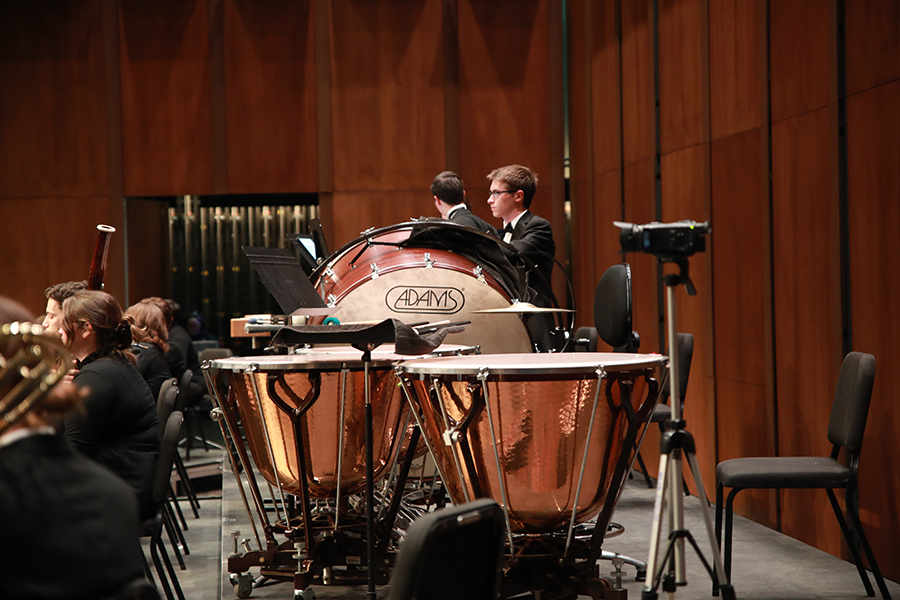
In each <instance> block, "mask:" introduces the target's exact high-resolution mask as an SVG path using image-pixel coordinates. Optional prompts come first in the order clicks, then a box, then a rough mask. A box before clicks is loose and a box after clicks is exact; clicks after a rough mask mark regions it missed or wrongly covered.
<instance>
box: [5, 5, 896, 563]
mask: <svg viewBox="0 0 900 600" xmlns="http://www.w3.org/2000/svg"><path fill="white" fill-rule="evenodd" d="M566 6H567V7H568V11H569V13H568V15H567V22H568V30H567V35H568V39H569V48H568V56H569V61H570V62H569V73H570V75H569V77H570V81H569V84H570V105H569V110H570V117H569V121H570V136H571V137H570V156H571V193H572V215H573V219H572V240H571V246H572V248H573V264H572V270H573V273H574V282H575V298H576V303H577V306H578V307H580V308H581V309H582V310H581V311H580V314H579V321H580V323H579V324H589V323H590V316H589V315H590V310H589V307H590V306H591V303H592V301H593V288H594V285H595V283H596V281H597V280H598V279H599V277H600V275H601V274H602V272H603V270H604V269H605V268H606V267H607V266H609V265H611V264H613V263H615V262H618V261H619V260H620V259H621V257H620V256H619V255H618V253H617V252H618V239H617V237H618V231H617V230H615V229H614V228H613V227H612V226H611V224H610V223H611V221H613V220H623V219H624V220H626V221H632V222H637V223H643V222H648V221H651V220H654V219H663V220H674V219H679V218H694V219H697V220H705V219H709V220H710V221H711V222H712V225H713V233H712V235H711V236H710V238H709V247H708V250H707V252H706V253H705V254H702V255H696V256H695V257H694V258H692V261H691V269H692V278H693V280H694V282H695V284H696V286H697V289H698V296H697V297H694V298H688V297H687V296H686V295H685V294H684V293H683V289H682V290H679V297H678V300H679V314H678V319H679V323H680V325H681V329H682V330H685V331H691V332H692V333H693V334H694V335H695V357H694V364H693V371H692V376H691V384H690V387H689V396H688V404H687V411H686V417H687V419H688V423H689V427H690V429H691V431H692V432H693V433H694V435H695V437H696V438H697V442H698V448H699V450H700V455H699V457H700V459H701V463H702V468H703V476H704V481H705V482H706V483H707V488H708V491H711V489H712V485H713V482H714V478H713V469H714V466H715V463H716V461H718V460H722V459H725V458H730V457H733V456H739V455H749V454H760V455H764V454H775V453H781V454H794V453H797V454H800V453H821V452H824V451H825V445H826V442H825V440H824V427H825V426H824V424H825V423H826V422H827V419H828V410H829V407H830V403H831V395H832V393H833V389H834V383H835V380H836V377H837V370H838V368H839V366H840V360H841V354H842V351H843V343H844V342H843V341H844V339H845V337H848V336H849V338H848V339H850V341H851V343H852V347H853V349H857V350H862V351H868V352H872V353H873V354H875V355H876V358H877V360H878V365H879V373H878V377H877V381H876V387H875V395H874V397H873V401H872V409H871V413H870V422H869V427H868V430H867V440H866V447H865V451H864V453H863V458H862V468H861V478H862V490H861V498H862V514H863V521H864V523H865V525H866V527H867V529H868V532H869V534H870V537H871V538H872V541H873V543H874V545H875V549H876V552H877V554H878V556H879V558H880V559H881V561H882V568H883V569H884V571H885V573H886V574H887V575H888V576H889V577H891V578H893V579H898V578H900V558H898V557H897V556H894V554H895V553H894V552H892V550H893V546H892V545H893V543H894V540H896V539H897V537H898V535H900V516H898V514H897V512H896V503H897V502H896V499H897V496H898V489H897V486H898V485H900V484H898V483H897V481H896V477H894V476H893V474H895V473H897V472H898V471H900V468H898V467H900V465H898V462H900V459H898V458H897V457H896V444H895V442H893V438H894V437H895V436H894V434H893V432H894V431H896V430H897V429H898V427H900V409H898V408H895V404H896V403H894V402H892V398H891V396H890V390H891V388H892V386H891V385H890V375H891V372H890V367H891V365H893V364H895V363H896V362H897V358H898V356H897V352H898V351H897V350H896V348H895V344H894V343H893V342H894V340H896V339H897V337H898V335H900V324H898V318H897V317H896V316H895V312H894V311H893V310H892V309H893V308H894V307H893V305H894V302H892V300H893V298H895V297H896V295H897V293H898V292H900V290H898V284H897V283H896V278H895V277H894V276H893V273H895V272H896V270H897V267H898V265H897V260H898V259H897V258H896V256H897V252H896V250H895V249H894V247H893V244H892V243H891V242H893V241H894V238H895V237H896V236H895V235H892V234H894V232H895V231H896V228H897V225H898V224H900V214H898V208H897V207H898V206H900V203H898V202H897V197H898V195H900V176H898V169H897V165H898V164H900V141H898V140H900V120H898V117H897V115H898V114H900V111H898V110H897V107H898V106H900V42H898V41H897V40H898V39H900V36H897V31H898V23H900V2H898V0H867V1H866V2H856V1H853V0H849V1H846V2H838V0H832V1H828V2H818V1H816V0H807V1H803V0H779V1H778V2H771V1H767V0H735V1H730V0H728V1H726V0H607V1H603V2H592V1H590V0H568V2H567V3H566ZM839 6H844V13H843V17H842V19H839V17H838V10H837V9H838V7H839ZM561 10H562V3H561V2H560V1H559V0H529V1H527V2H518V1H513V0H506V1H504V2H497V3H494V2H492V3H484V2H476V1H475V0H418V1H415V2H405V3H402V5H401V3H391V2H370V1H368V0H366V1H363V0H348V1H342V2H339V3H338V2H331V1H330V0H310V1H308V2H296V1H291V0H272V1H268V2H264V3H259V2H253V1H251V0H196V1H195V2H191V3H184V2H177V1H175V0H166V1H164V2H156V3H154V4H153V10H152V11H151V10H148V9H147V8H146V7H144V5H143V3H140V2H137V1H135V0H118V1H117V0H78V1H76V2H62V1H59V2H42V3H31V4H29V3H6V4H5V5H4V7H3V9H2V18H0V89H3V90H4V93H2V94H0V210H2V211H3V215H4V218H5V220H6V222H7V223H9V224H18V223H22V225H21V226H19V225H16V226H11V227H7V228H6V231H5V233H4V246H3V247H4V250H5V251H6V253H7V254H8V255H15V257H16V260H9V261H4V262H3V263H2V265H0V293H3V294H7V295H11V296H13V297H16V298H17V299H19V300H22V301H24V302H25V303H26V305H28V306H29V307H30V308H32V310H34V311H35V312H38V311H40V310H41V309H42V307H43V296H42V291H43V289H44V287H46V286H47V285H49V284H51V283H55V282H58V281H63V280H68V279H75V278H82V277H84V276H86V274H87V273H86V271H87V270H88V266H89V261H90V253H91V250H92V249H93V243H94V239H95V238H94V235H95V234H94V226H95V225H96V224H97V223H100V222H108V223H111V224H113V225H116V226H117V227H120V228H122V229H124V225H125V221H126V218H127V219H128V221H129V222H134V221H139V220H140V218H141V216H142V215H144V214H147V215H150V214H153V212H154V208H153V206H152V205H146V204H143V203H140V204H138V205H133V206H132V210H131V211H126V209H125V208H124V206H125V205H124V204H123V202H122V196H123V195H125V196H128V195H136V196H147V195H179V194H205V193H222V192H230V193H257V192H258V193H269V192H284V191H293V192H319V194H320V209H321V214H322V216H323V220H324V221H325V222H326V224H328V226H329V227H330V228H331V231H330V232H329V233H330V238H331V240H332V243H333V245H340V244H343V243H346V242H348V241H350V240H351V239H353V238H354V237H356V236H357V235H358V233H359V231H360V230H362V229H365V228H368V227H372V226H382V225H387V224H390V223H394V222H398V221H402V220H405V219H406V218H408V217H410V216H419V215H423V214H425V215H427V214H432V210H433V209H432V207H431V205H430V202H429V194H428V186H429V184H430V182H431V178H432V177H433V176H434V174H436V173H437V172H438V171H440V170H443V169H444V168H452V169H454V170H457V172H459V173H460V174H461V175H462V176H463V178H464V179H465V180H466V181H467V183H468V189H469V200H470V202H471V203H472V205H473V208H474V209H475V211H476V212H477V213H479V214H481V215H482V216H484V217H486V218H490V214H489V211H488V209H487V206H486V203H485V199H486V190H487V185H486V184H487V182H486V181H485V179H484V177H485V175H486V173H487V172H489V171H490V170H491V169H492V168H494V167H496V166H499V165H501V164H506V163H509V162H519V163H522V164H526V165H529V166H531V167H532V168H533V169H534V170H535V171H537V172H538V173H539V174H540V175H541V185H540V186H539V193H538V196H537V198H536V201H535V202H536V203H535V212H537V213H539V214H542V215H543V216H547V217H548V218H551V220H552V221H553V224H554V228H555V233H556V237H557V240H562V239H564V220H563V217H562V210H563V202H562V200H563V185H562V160H561V154H562V150H561V148H562V140H563V137H562V123H561V114H560V113H561V97H560V93H561V92H560V87H561V86H560V85H559V83H560V82H561V77H562V72H561V58H560V48H559V43H560V37H561V32H560V14H561ZM839 24H842V27H843V29H841V30H840V32H839V27H838V26H839ZM841 32H842V33H841ZM839 35H844V36H845V41H846V59H845V67H846V90H847V97H846V99H845V100H846V114H847V145H846V147H847V153H846V157H847V169H846V173H847V175H846V182H845V183H846V185H847V188H848V202H847V209H846V215H843V213H842V212H841V208H840V191H839V190H840V185H841V181H840V177H839V173H840V164H839V160H840V158H839V156H840V143H839V133H838V129H837V127H838V118H839V114H840V111H839V104H840V102H841V101H842V100H843V99H842V98H840V97H839V85H838V69H837V60H838V57H837V53H836V51H835V49H836V47H837V39H838V36H839ZM770 69H771V76H769V70H770ZM657 93H658V94H659V108H658V125H657V107H656V106H655V97H656V94H657ZM657 140H658V150H657ZM657 160H658V171H659V179H658V180H657V179H656V174H657ZM770 173H771V175H770ZM770 176H771V181H770ZM657 194H658V195H659V199H660V201H661V202H660V204H659V206H657ZM126 213H127V214H126ZM842 219H844V221H842ZM842 223H843V224H846V225H847V226H848V235H847V240H846V241H845V242H844V245H843V246H842V242H841V236H840V234H839V230H840V226H841V224H842ZM164 229H165V228H164V227H162V228H160V230H161V231H160V232H159V233H157V234H156V236H155V239H154V236H153V235H147V236H144V237H138V236H135V238H134V239H132V240H130V242H131V243H130V244H129V250H130V252H129V257H130V258H129V263H130V269H129V276H130V277H131V278H132V279H135V280H136V278H139V277H140V278H142V279H141V284H140V285H138V284H137V283H136V282H135V283H133V284H132V286H131V288H132V289H133V290H135V292H137V291H138V290H139V291H140V294H141V295H144V294H146V293H148V292H146V291H145V290H146V289H147V287H146V286H145V285H144V284H145V283H146V282H147V281H148V280H149V281H163V280H165V279H166V277H165V273H164V271H163V270H164V268H165V267H164V265H160V264H159V263H160V261H159V258H158V257H159V256H160V255H162V254H163V252H160V251H159V250H160V248H161V247H163V246H164V240H163V239H162V238H163V237H164V234H163V233H162V230H164ZM138 242H139V243H140V244H141V247H136V246H133V244H135V243H138ZM154 244H156V245H158V246H159V247H157V248H156V249H154V248H153V246H154ZM124 246H125V240H124V236H122V235H119V236H115V237H114V246H113V249H112V251H111V259H110V260H111V262H110V277H109V278H108V280H109V283H108V286H109V287H108V289H109V290H110V291H111V292H112V293H113V294H115V295H117V296H118V297H120V298H122V297H123V295H124V293H125V285H124V279H125V278H124V269H125V263H124V258H123V256H124V253H125V252H124V251H125V247H124ZM560 246H562V244H560ZM23 249H27V250H23ZM842 250H843V252H844V254H845V255H847V256H846V258H847V259H848V263H849V265H850V268H849V275H850V277H849V281H848V282H846V283H844V284H843V285H847V286H849V290H848V291H849V294H843V293H842V292H843V291H844V290H841V289H840V287H841V285H842V283H841V282H842V277H841V273H840V270H839V269H838V265H839V263H840V256H841V252H842ZM629 261H630V262H631V264H632V267H633V269H634V276H635V283H634V285H635V308H636V315H635V323H636V329H638V330H639V331H640V332H641V334H642V339H643V344H642V349H643V350H644V351H654V350H659V349H661V344H663V343H664V342H663V340H660V339H659V333H658V332H659V315H660V314H661V311H662V309H663V307H662V306H661V305H660V303H659V297H660V296H659V293H658V286H657V273H656V264H655V261H654V260H653V259H652V257H649V256H645V255H640V256H637V255H631V256H630V257H629ZM557 283H558V282H557ZM845 297H849V304H850V307H849V308H850V313H849V314H850V324H851V330H850V331H847V332H845V331H843V330H842V328H843V327H844V324H843V323H842V317H841V312H842V310H843V309H845V308H846V307H845V306H842V302H843V303H846V300H842V298H845ZM134 299H136V298H130V300H134ZM585 309H587V310H585ZM653 445H654V442H653V441H648V443H647V444H646V445H645V452H646V453H647V457H648V458H651V461H650V462H649V464H651V468H652V465H653V464H655V461H654V460H653V459H652V456H653V454H654V452H653ZM742 496H743V498H742V499H741V500H742V505H741V507H740V510H741V511H742V512H743V513H744V514H747V515H750V516H752V517H753V518H755V519H757V520H759V521H761V522H764V523H766V524H769V525H773V526H780V527H781V528H782V529H783V530H784V531H786V532H788V533H790V534H791V535H794V536H796V537H798V538H799V539H802V540H804V541H806V542H809V543H812V544H815V545H817V546H819V547H821V548H823V549H826V550H828V551H829V552H832V553H836V554H840V553H841V552H842V549H841V543H840V542H839V536H838V534H837V529H836V527H835V526H834V525H833V523H832V520H831V519H830V518H829V517H825V516H824V514H823V513H824V511H825V510H827V509H825V508H824V502H823V498H822V497H821V496H820V495H816V494H813V493H810V494H807V495H804V494H798V493H796V492H787V493H782V494H775V493H770V492H761V493H745V494H742ZM810 503H814V506H815V510H814V511H810V510H809V508H808V507H809V506H810ZM820 509H821V510H820ZM811 513H814V514H816V515H817V517H816V518H815V520H812V519H811V518H810V517H809V516H808V515H809V514H811Z"/></svg>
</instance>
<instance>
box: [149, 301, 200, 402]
mask: <svg viewBox="0 0 900 600" xmlns="http://www.w3.org/2000/svg"><path fill="white" fill-rule="evenodd" d="M141 302H150V303H152V304H154V305H155V306H157V307H158V308H159V309H160V310H161V311H162V313H163V316H164V317H165V319H166V330H167V332H168V336H169V338H168V342H169V350H168V351H167V352H166V363H167V364H168V365H169V370H170V371H171V372H172V377H175V378H177V379H178V381H179V383H180V382H181V377H182V375H184V372H185V371H186V370H188V369H190V371H191V382H190V384H189V386H188V399H187V402H188V405H189V406H195V405H198V404H201V403H202V402H203V401H204V396H206V381H204V379H203V372H202V371H201V370H200V358H199V355H198V354H197V349H196V348H194V341H193V340H192V339H191V336H190V334H189V333H188V332H187V330H186V329H185V328H184V327H181V326H180V325H178V324H177V323H176V321H175V315H176V313H177V311H178V310H180V307H179V306H178V303H177V302H175V301H174V300H164V299H162V298H160V297H159V296H151V297H149V298H144V299H143V300H141Z"/></svg>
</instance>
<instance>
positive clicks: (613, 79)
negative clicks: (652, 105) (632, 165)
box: [570, 2, 622, 173]
mask: <svg viewBox="0 0 900 600" xmlns="http://www.w3.org/2000/svg"><path fill="white" fill-rule="evenodd" d="M615 4H616V3H615V2H602V3H599V4H598V3H596V2H594V3H592V12H591V15H590V16H591V19H592V23H591V26H592V34H593V35H592V38H593V40H592V41H593V49H592V50H593V52H592V54H593V57H592V61H591V63H592V64H591V101H592V107H593V115H592V116H593V120H592V122H591V125H592V126H593V127H592V129H593V132H594V145H593V155H594V161H593V164H594V173H606V172H607V171H611V170H619V169H621V168H622V103H621V96H620V92H621V86H620V83H621V75H622V74H621V72H620V68H619V61H620V60H621V58H622V53H621V52H620V48H619V44H620V42H621V41H622V40H621V39H620V36H619V27H618V24H617V23H616V16H617V15H616V11H615ZM573 23H577V21H573ZM571 79H572V80H573V83H574V79H575V78H574V77H571ZM570 122H571V124H572V125H573V126H572V127H571V128H570V131H571V133H570V135H571V134H572V133H574V132H575V130H577V129H579V128H580V124H579V123H578V121H575V120H572V119H571V118H570Z"/></svg>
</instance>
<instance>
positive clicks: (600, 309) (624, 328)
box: [572, 263, 641, 352]
mask: <svg viewBox="0 0 900 600" xmlns="http://www.w3.org/2000/svg"><path fill="white" fill-rule="evenodd" d="M572 337H573V338H574V343H573V350H574V351H575V352H596V351H597V342H598V341H599V340H603V341H604V342H605V343H607V344H609V345H610V346H612V348H613V352H637V349H638V348H639V347H640V345H641V338H640V336H639V335H638V333H637V332H636V331H634V330H633V329H632V322H631V267H630V266H629V265H628V263H620V264H617V265H613V266H611V267H610V268H608V269H607V270H606V271H605V272H604V273H603V276H602V277H601V278H600V281H599V282H598V283H597V288H596V290H595V291H594V327H587V326H586V327H579V328H578V329H576V330H575V334H574V335H573V336H572Z"/></svg>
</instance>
